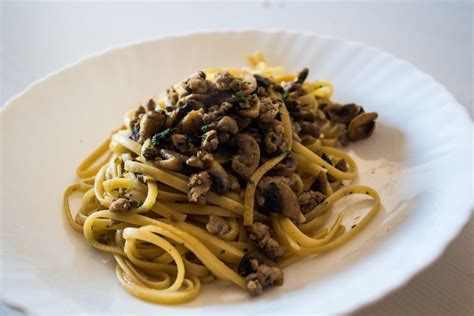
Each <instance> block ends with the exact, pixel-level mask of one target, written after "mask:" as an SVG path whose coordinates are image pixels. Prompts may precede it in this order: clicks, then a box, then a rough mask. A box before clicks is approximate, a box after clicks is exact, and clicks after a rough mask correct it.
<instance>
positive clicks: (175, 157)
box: [155, 149, 188, 171]
mask: <svg viewBox="0 0 474 316" xmlns="http://www.w3.org/2000/svg"><path fill="white" fill-rule="evenodd" d="M160 154H161V157H163V159H162V160H155V164H156V165H157V166H158V167H162V168H164V169H168V170H172V171H181V170H183V165H184V163H185V162H186V160H187V159H188V157H186V156H184V155H181V154H180V153H177V152H175V151H172V150H169V149H162V150H160Z"/></svg>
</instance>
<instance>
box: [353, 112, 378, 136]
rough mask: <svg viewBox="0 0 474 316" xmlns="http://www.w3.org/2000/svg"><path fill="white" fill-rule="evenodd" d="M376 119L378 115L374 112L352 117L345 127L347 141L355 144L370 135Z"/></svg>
mask: <svg viewBox="0 0 474 316" xmlns="http://www.w3.org/2000/svg"><path fill="white" fill-rule="evenodd" d="M377 117H378V114H377V113H375V112H369V113H361V114H359V115H357V116H356V117H354V119H353V120H352V121H351V122H350V123H349V126H348V127H347V137H348V138H349V140H350V141H353V142H356V141H358V140H361V139H364V138H367V137H369V136H370V135H372V132H373V131H374V128H375V120H376V119H377Z"/></svg>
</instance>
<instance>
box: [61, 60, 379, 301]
mask: <svg viewBox="0 0 474 316" xmlns="http://www.w3.org/2000/svg"><path fill="white" fill-rule="evenodd" d="M248 59H249V63H250V67H249V68H243V69H229V68H226V69H205V70H203V71H199V72H198V73H196V74H193V75H192V76H191V77H189V78H187V79H186V80H184V81H182V82H180V83H178V84H176V85H174V86H172V87H171V88H169V89H168V90H167V91H166V93H165V94H163V96H161V97H160V98H157V99H150V100H149V101H148V103H146V105H144V106H143V105H140V106H139V107H138V108H137V109H136V110H134V111H130V112H128V113H127V114H126V115H125V119H124V125H123V126H122V127H120V128H119V129H117V130H116V131H114V132H113V133H112V135H111V136H110V137H109V138H108V139H106V140H105V142H104V143H103V144H102V145H101V146H100V147H99V148H98V149H97V150H95V151H94V152H93V153H92V154H91V155H90V156H89V157H87V158H86V159H85V160H84V161H83V162H82V163H81V164H80V166H79V167H78V169H77V175H78V177H79V179H80V180H79V181H78V182H77V183H76V184H73V185H71V186H69V187H68V188H67V189H66V191H65V193H64V211H65V215H66V218H67V220H68V222H69V224H70V225H71V227H72V228H73V229H75V230H76V231H78V232H80V233H82V234H84V237H85V239H86V240H87V241H88V242H89V243H90V244H91V245H92V246H93V247H95V248H97V249H99V250H101V251H104V252H107V253H110V254H111V255H113V257H114V258H115V260H116V263H117V264H116V269H115V270H116V274H117V278H118V280H119V282H120V283H121V285H122V286H123V287H124V288H125V289H126V290H127V291H128V292H129V293H131V294H132V295H134V296H136V297H139V298H141V299H144V300H147V301H151V302H156V303H161V304H178V303H184V302H187V301H189V300H192V299H193V298H195V297H196V296H197V295H198V294H199V292H200V288H201V283H202V282H204V283H205V282H211V281H213V280H215V279H221V280H225V281H227V282H232V283H234V284H235V285H237V286H239V287H241V288H242V289H245V290H247V291H249V292H250V294H251V295H258V294H260V293H261V292H262V291H263V290H264V289H266V288H268V287H271V286H274V285H282V284H283V271H282V269H283V268H284V267H286V266H288V265H289V264H291V263H293V262H295V261H297V260H299V259H301V258H303V257H305V256H309V255H313V254H318V253H321V252H324V251H329V250H331V249H334V248H336V247H338V246H339V245H341V244H343V243H344V242H346V241H347V240H349V239H350V238H352V237H353V236H354V235H355V234H357V233H358V232H359V231H360V230H361V229H362V228H363V227H364V226H365V225H366V224H367V223H368V222H369V221H370V220H371V219H372V218H373V217H374V215H375V214H376V212H377V211H378V209H379V207H380V199H379V195H378V194H377V192H376V191H375V190H374V189H372V188H370V187H367V186H364V185H351V184H350V182H351V181H352V180H354V179H355V178H356V177H357V165H356V163H355V162H354V160H353V159H352V158H351V157H350V156H348V155H347V154H346V153H344V152H343V151H341V150H339V149H336V147H339V146H343V145H345V144H347V143H348V142H351V141H358V140H361V139H364V138H366V137H368V136H370V135H371V133H372V131H373V130H374V127H375V119H376V118H377V114H376V113H370V112H369V113H368V112H365V111H364V109H363V108H362V107H361V106H359V105H356V104H352V103H351V104H345V105H341V104H338V103H335V102H332V101H331V96H332V92H333V87H332V85H331V84H330V83H329V82H328V81H315V82H309V81H307V80H306V79H307V76H308V69H303V70H302V71H301V72H300V73H298V74H297V75H293V74H287V73H285V72H284V69H283V68H281V67H269V66H268V64H267V62H266V60H265V58H264V56H263V55H262V54H261V53H256V54H255V55H252V56H249V58H248ZM77 191H79V192H81V193H82V202H81V206H80V208H79V210H78V211H77V212H75V214H73V212H72V210H71V207H70V205H69V200H70V196H71V195H72V193H73V192H77ZM352 194H359V195H366V196H368V197H370V198H371V199H373V204H372V207H371V208H370V210H369V211H368V212H367V214H366V215H365V217H363V218H362V219H361V220H360V221H359V222H358V224H357V225H353V226H352V227H350V228H347V227H345V226H344V225H343V224H342V220H343V217H344V212H340V213H339V214H337V216H331V214H332V212H333V205H334V204H335V203H336V202H338V201H340V200H342V199H344V198H346V197H347V196H349V195H352ZM334 218H335V220H334Z"/></svg>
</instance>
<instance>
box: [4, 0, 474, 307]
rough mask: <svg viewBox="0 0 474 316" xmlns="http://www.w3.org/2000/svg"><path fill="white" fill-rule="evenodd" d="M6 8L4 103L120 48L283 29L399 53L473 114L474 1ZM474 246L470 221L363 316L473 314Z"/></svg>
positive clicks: (25, 5)
mask: <svg viewBox="0 0 474 316" xmlns="http://www.w3.org/2000/svg"><path fill="white" fill-rule="evenodd" d="M1 9H2V15H1V18H0V19H1V27H2V30H1V35H2V42H1V44H2V47H1V66H2V67H1V68H0V71H1V93H0V104H4V102H5V101H6V100H7V99H9V98H10V97H12V96H14V95H15V94H17V93H18V92H20V91H22V90H23V89H25V88H26V87H27V86H28V85H29V84H31V83H32V82H33V81H35V80H37V79H40V78H41V77H43V76H44V75H46V74H47V73H49V72H51V71H54V70H57V69H58V68H60V67H62V66H64V65H66V64H69V63H72V62H74V61H76V60H78V59H79V58H81V57H84V56H85V55H88V54H91V53H94V52H97V51H101V50H104V49H105V48H108V47H111V46H115V45H121V44H124V43H127V42H130V41H138V40H141V39H148V38H154V37H158V36H162V35H165V34H172V33H178V32H179V33H182V32H192V31H199V30H221V29H236V28H237V29H243V28H255V29H270V28H272V29H275V28H276V29H284V30H296V31H298V30H302V31H312V32H316V33H319V34H329V35H335V36H338V37H342V38H345V39H350V40H356V41H362V42H364V43H367V44H369V45H372V46H376V47H379V48H381V49H383V50H386V51H388V52H391V53H393V54H394V55H396V56H398V57H400V58H403V59H406V60H408V61H410V62H412V63H413V64H415V65H416V66H417V67H419V68H420V69H421V70H423V71H425V72H427V73H429V74H431V75H433V76H434V77H435V78H436V79H437V80H439V81H440V82H441V83H443V84H444V85H445V86H446V87H447V88H448V90H450V91H451V92H452V93H453V94H454V96H455V97H456V98H457V100H458V101H459V102H460V103H461V104H463V105H464V106H466V107H467V108H468V109H469V111H470V115H471V117H472V115H473V109H472V89H473V79H472V75H473V63H472V55H473V49H472V42H473V30H472V29H473V24H472V23H473V4H472V2H471V1H466V2H452V1H445V2H436V3H430V2H429V1H412V2H400V3H396V2H385V1H383V2H382V1H379V2H374V1H373V2H372V1H371V2H361V1H354V2H337V3H329V2H328V3H311V4H308V3H297V4H292V3H290V2H276V3H274V2H261V1H259V2H255V3H221V4H218V3H211V2H205V3H194V4H190V3H178V4H172V3H139V4H129V3H120V4H117V3H106V2H95V3H72V2H68V3H65V2H63V3H33V4H32V3H13V2H8V3H7V2H2V6H1ZM32 106H33V105H32ZM446 211H454V210H446ZM473 241H474V220H473V219H471V221H470V222H469V224H468V225H467V226H466V227H465V229H464V230H463V232H462V233H461V235H460V236H459V237H458V238H457V239H456V240H455V241H454V242H453V243H452V244H451V245H450V246H449V247H448V249H447V250H446V252H445V254H444V255H443V256H442V257H441V258H440V259H439V260H438V261H437V262H436V263H435V264H433V265H432V266H431V267H429V268H427V269H426V270H425V271H423V272H421V273H420V274H418V275H417V276H416V277H415V278H414V279H413V280H411V281H410V282H409V283H408V284H407V285H405V286H403V287H402V288H400V289H398V290H396V291H395V292H393V293H391V294H390V295H388V296H387V297H386V298H384V299H383V300H381V301H379V302H377V303H375V304H373V305H371V306H367V307H365V308H363V309H362V310H360V311H359V312H357V313H356V315H382V314H383V315H474V262H473V260H474V259H473V258H474V243H473ZM3 311H5V309H4V307H3V309H2V307H1V306H0V314H1V313H2V312H3ZM33 312H34V311H33Z"/></svg>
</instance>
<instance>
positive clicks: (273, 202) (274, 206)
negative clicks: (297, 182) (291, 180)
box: [259, 180, 301, 221]
mask: <svg viewBox="0 0 474 316" xmlns="http://www.w3.org/2000/svg"><path fill="white" fill-rule="evenodd" d="M259 196H260V197H261V198H262V200H261V201H260V204H261V207H262V209H263V210H264V211H266V212H272V213H279V214H281V215H283V216H286V217H288V218H291V219H293V220H296V221H299V219H300V216H301V209H300V205H299V203H298V198H297V197H296V194H295V192H293V190H292V189H291V188H290V186H289V185H288V184H286V183H284V182H283V181H273V180H271V181H268V183H267V184H266V185H265V186H264V187H263V188H262V189H261V190H260V192H259Z"/></svg>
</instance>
